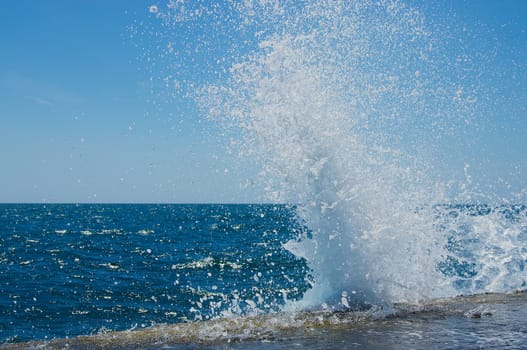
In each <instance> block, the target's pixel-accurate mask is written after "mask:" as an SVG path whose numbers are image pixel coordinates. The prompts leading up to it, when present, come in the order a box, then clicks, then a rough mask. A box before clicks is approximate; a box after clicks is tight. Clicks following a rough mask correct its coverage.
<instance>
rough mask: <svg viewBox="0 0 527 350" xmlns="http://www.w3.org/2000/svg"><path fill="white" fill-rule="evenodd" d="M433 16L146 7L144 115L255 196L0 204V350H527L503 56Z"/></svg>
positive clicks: (525, 244) (521, 226)
mask: <svg viewBox="0 0 527 350" xmlns="http://www.w3.org/2000/svg"><path fill="white" fill-rule="evenodd" d="M449 4H450V5H452V4H451V3H448V4H447V2H441V3H440V2H437V3H432V2H419V1H402V0H383V1H375V0H350V1H329V0H327V1H326V0H323V1H322V0H321V1H319V0H312V1H311V0H303V1H289V0H284V1H256V0H255V1H251V0H247V1H224V2H210V1H173V0H169V1H157V2H156V4H152V5H151V6H145V9H144V11H145V13H144V14H143V15H141V16H139V18H138V19H137V20H135V21H133V23H131V25H130V28H129V29H127V30H128V32H127V35H126V37H129V38H132V39H131V40H134V39H136V40H137V42H136V43H135V44H136V45H137V46H138V47H139V51H140V52H141V54H140V56H141V59H140V62H139V64H140V69H141V71H144V72H151V75H152V76H151V77H150V78H149V79H147V80H148V81H149V84H151V86H152V90H153V91H152V92H153V93H152V96H150V97H149V96H145V99H150V98H151V99H152V100H154V104H155V106H158V107H160V108H158V109H157V110H158V112H159V114H163V115H159V119H160V120H166V121H167V123H172V122H173V123H174V127H173V128H171V130H177V129H178V128H181V130H180V132H181V134H192V135H201V134H199V133H198V132H195V131H196V130H194V129H192V126H195V125H200V126H201V129H200V130H202V131H203V137H204V138H213V140H214V142H212V143H211V144H221V145H222V146H223V147H224V151H225V152H226V153H229V154H231V155H233V157H232V158H228V159H231V160H229V161H227V163H229V162H231V161H232V162H233V163H236V164H230V163H229V164H226V165H227V167H228V168H232V169H233V171H231V174H232V173H234V172H236V176H238V177H239V178H240V183H241V184H240V186H241V189H240V190H244V189H248V192H249V193H263V194H262V196H261V197H258V198H256V197H254V202H255V204H47V203H46V204H42V203H41V204H1V205H0V344H1V345H0V348H3V349H67V348H69V349H195V348H198V349H231V348H234V349H256V348H258V349H283V348H305V349H354V348H356V349H527V323H526V322H525V319H526V317H527V294H526V293H525V290H526V289H527V198H526V197H527V191H526V190H525V189H522V184H524V183H525V179H524V174H522V169H524V167H522V164H518V165H517V166H516V167H514V164H505V163H506V161H504V160H503V159H497V158H498V157H497V155H500V154H502V155H504V156H505V155H507V154H508V153H511V154H512V153H514V154H520V153H518V152H519V151H518V149H519V148H518V146H511V148H510V149H509V150H505V149H497V150H496V149H492V148H493V147H498V148H499V147H500V146H499V145H500V143H499V142H497V140H498V139H500V140H505V139H506V138H507V136H506V135H501V134H500V133H501V132H502V131H506V130H509V129H508V128H510V129H513V128H515V127H516V126H515V125H517V126H518V127H519V125H521V124H520V121H518V122H517V124H514V123H512V124H513V125H505V123H506V122H502V120H509V119H504V118H505V117H507V116H508V115H509V114H510V115H517V116H519V115H524V114H525V113H524V112H525V99H522V98H521V96H522V95H521V91H520V90H521V87H522V86H523V85H524V81H525V80H524V77H525V68H524V66H523V65H522V63H521V62H523V61H522V60H523V58H522V57H523V56H521V55H522V53H517V52H516V51H517V50H515V49H514V47H509V46H507V45H508V43H509V44H510V42H511V41H510V38H512V37H514V35H515V34H514V33H513V31H514V30H515V29H514V28H516V27H512V26H511V27H508V26H506V25H505V24H504V25H502V26H494V27H493V26H492V25H490V24H488V25H484V24H482V23H479V22H478V21H475V22H477V23H473V22H470V21H471V19H470V17H469V16H464V15H459V14H456V13H455V11H454V10H453V7H450V9H448V8H447V9H445V7H444V6H447V5H449ZM467 6H468V5H467ZM478 6H482V7H483V6H485V4H483V3H482V4H480V5H479V4H478ZM123 11H126V9H123ZM509 30H510V31H509ZM518 35H521V34H519V32H518ZM502 39H506V40H502ZM522 52H523V51H522ZM515 89H516V90H515ZM511 90H514V91H511ZM514 96H520V98H515V97H514ZM156 99H157V100H156ZM160 99H166V100H162V101H160ZM189 106H190V107H189ZM164 113H166V115H165V114H164ZM518 118H520V117H518ZM167 125H168V124H167ZM101 127H104V126H101ZM187 127H188V128H190V129H192V132H191V133H189V132H188V130H187V129H186V128H187ZM174 132H175V133H176V131H174ZM486 135H494V136H493V138H489V139H486ZM175 137H176V136H175ZM196 137H198V136H196ZM500 142H501V141H500ZM513 144H514V143H511V145H513ZM513 147H516V148H517V149H513ZM519 147H521V146H519ZM215 152H216V154H220V155H221V154H223V153H222V152H223V150H215ZM234 155H235V156H234ZM220 158H221V157H220ZM190 159H191V158H190ZM226 159H227V158H226ZM231 165H232V166H231ZM246 165H247V166H248V168H247V169H248V170H249V169H252V170H251V171H245V168H244V167H245V166H246ZM509 165H510V166H511V167H510V169H513V168H514V169H516V170H513V171H512V172H511V171H507V170H506V169H505V168H506V166H509ZM211 166H213V165H211ZM234 169H238V170H240V171H234ZM212 170H215V169H212ZM218 173H221V171H218ZM249 173H250V174H249ZM169 176H173V182H174V183H177V179H178V174H177V173H175V174H169ZM153 185H155V184H153ZM196 186H198V185H196ZM523 187H525V186H523ZM233 195H234V196H236V194H233ZM213 198H216V197H213ZM251 198H252V197H251ZM116 200H117V199H116ZM252 201H253V200H252V199H251V200H250V202H252ZM256 203H266V204H256Z"/></svg>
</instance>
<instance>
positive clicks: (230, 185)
mask: <svg viewBox="0 0 527 350" xmlns="http://www.w3.org/2000/svg"><path fill="white" fill-rule="evenodd" d="M409 2H410V3H411V4H415V6H417V7H418V8H422V9H423V11H424V12H425V15H426V16H431V17H433V16H448V15H449V14H450V13H451V12H452V11H455V13H456V14H457V15H458V16H457V17H456V21H465V22H466V23H467V26H470V25H472V24H474V23H477V24H478V26H481V27H484V28H488V29H489V32H493V33H497V34H496V37H499V38H500V40H503V41H502V42H501V43H500V46H501V47H502V48H503V57H498V58H497V59H498V60H502V64H504V65H507V64H511V62H514V64H517V65H518V67H520V68H518V69H516V70H515V72H517V73H518V74H520V75H519V76H516V77H514V78H511V77H503V81H501V82H499V84H502V85H506V84H507V81H509V80H510V79H512V80H514V84H513V85H511V86H509V87H508V88H505V89H504V91H509V92H510V91H512V90H514V89H517V88H520V89H521V88H526V87H527V84H526V82H525V79H526V74H525V73H526V69H525V67H526V66H527V34H526V29H527V22H526V21H527V5H526V4H527V1H523V0H517V1H515V0H505V1H498V0H467V1H462V0H459V1H458V0H441V1H438V2H437V3H436V4H435V5H434V7H433V8H427V6H426V5H425V4H426V2H424V1H417V0H412V1H409ZM162 3H163V2H162V1H154V2H150V1H129V0H112V1H106V0H104V1H103V0H90V1H88V0H78V1H71V0H16V1H0V45H1V46H0V202H46V201H48V202H253V201H259V200H260V197H259V196H260V193H261V190H260V189H259V188H258V186H249V187H248V188H247V186H244V184H245V183H246V182H247V181H248V180H254V179H255V173H256V171H255V169H254V168H253V167H252V166H250V165H247V164H244V163H242V162H239V161H238V160H237V159H236V156H235V155H231V154H226V153H225V146H226V143H227V142H226V140H225V139H224V138H223V137H221V136H220V135H219V132H218V130H217V129H216V127H215V126H214V125H211V122H209V121H205V120H203V118H202V117H200V116H199V115H198V113H197V112H196V111H195V109H194V108H193V107H192V106H191V105H190V104H189V105H188V106H186V105H185V102H183V101H180V100H178V99H177V98H171V97H170V96H169V95H170V93H169V92H167V91H165V90H164V89H163V86H161V85H160V84H158V82H159V77H160V76H161V75H162V74H165V73H166V67H164V68H163V72H162V73H161V72H160V71H161V69H160V71H156V69H157V68H156V66H155V65H153V64H151V62H150V63H149V59H150V58H153V57H154V56H155V54H153V53H152V52H154V51H155V50H154V48H153V47H152V45H153V43H150V42H149V41H148V40H149V38H151V36H149V34H148V33H145V30H148V28H152V26H155V22H153V16H152V14H151V13H150V11H149V6H150V5H152V4H157V5H159V6H162ZM427 11H428V12H427ZM434 11H436V12H434ZM134 28H135V29H134ZM137 28H142V29H139V30H137ZM145 28H146V29H145ZM498 56H500V55H498ZM156 59H157V61H156V62H159V57H157V56H156ZM152 78H153V79H152ZM509 78H510V79H509ZM514 98H515V99H516V102H517V105H516V106H515V107H514V108H509V107H510V106H509V107H507V108H505V107H504V111H505V112H504V115H506V120H501V119H500V120H496V128H487V129H485V130H486V131H485V132H487V133H488V135H484V136H481V135H480V137H481V138H482V139H485V141H483V142H482V143H481V147H484V148H486V152H487V154H489V156H488V157H487V163H486V164H487V165H486V166H487V168H485V169H486V171H488V172H491V173H492V175H500V173H499V172H498V171H496V168H498V169H504V168H507V167H510V169H509V168H507V169H506V172H507V173H510V172H514V171H516V173H517V176H516V178H515V180H514V181H516V183H514V185H517V186H520V187H521V186H523V185H527V183H526V182H525V181H524V180H523V181H524V182H523V183H521V181H522V180H521V179H522V178H526V177H527V173H526V171H527V155H526V151H527V142H526V141H525V140H526V139H527V112H526V109H525V106H526V104H527V103H526V101H525V99H526V93H525V91H517V90H516V91H515V92H514ZM175 104H178V107H177V108H176V107H175ZM509 109H511V110H513V111H512V112H509ZM507 113H509V114H507ZM497 115H498V114H497ZM497 118H500V117H497ZM476 153H477V152H476ZM489 164H490V165H489ZM494 172H495V173H496V174H494ZM518 179H520V180H518Z"/></svg>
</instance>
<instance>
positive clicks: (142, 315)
mask: <svg viewBox="0 0 527 350" xmlns="http://www.w3.org/2000/svg"><path fill="white" fill-rule="evenodd" d="M299 229H300V227H299V226H298V225H297V224H296V223H295V221H294V215H293V214H292V212H291V209H290V208H288V207H287V206H282V205H149V204H145V205H117V204H116V205H91V204H81V205H73V204H72V205H69V204H51V205H50V204H46V205H37V204H35V205H25V204H21V205H11V204H7V205H0V343H1V342H5V341H25V340H31V339H49V338H56V337H72V336H76V335H81V334H93V333H98V332H104V331H109V330H125V329H133V328H142V327H147V326H151V325H152V324H156V323H177V322H182V321H187V320H192V321H193V320H206V319H209V318H211V317H216V316H219V315H221V314H222V313H223V314H227V313H232V314H243V313H245V312H250V311H252V310H254V309H258V310H262V311H266V310H267V311H269V310H277V308H279V307H280V306H281V305H283V303H284V301H285V300H286V299H297V298H299V297H301V295H302V294H303V292H304V291H305V290H306V289H307V288H308V285H307V283H306V279H305V277H306V273H307V267H306V264H305V261H304V260H300V259H297V258H296V257H294V256H293V255H292V254H291V253H289V252H288V251H286V250H285V249H283V248H282V244H283V243H284V242H285V241H287V240H289V239H291V238H293V237H295V236H297V235H298V230H299Z"/></svg>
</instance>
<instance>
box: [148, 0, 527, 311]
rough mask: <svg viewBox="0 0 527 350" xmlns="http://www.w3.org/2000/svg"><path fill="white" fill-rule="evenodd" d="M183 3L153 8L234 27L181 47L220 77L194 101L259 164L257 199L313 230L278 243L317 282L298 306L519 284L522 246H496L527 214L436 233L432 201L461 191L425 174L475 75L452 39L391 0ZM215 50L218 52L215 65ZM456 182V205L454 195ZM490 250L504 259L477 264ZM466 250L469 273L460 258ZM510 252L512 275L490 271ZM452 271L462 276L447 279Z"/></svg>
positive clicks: (469, 104) (469, 109)
mask: <svg viewBox="0 0 527 350" xmlns="http://www.w3.org/2000/svg"><path fill="white" fill-rule="evenodd" d="M188 6H189V5H188V4H184V3H183V2H179V1H170V3H169V5H168V7H167V11H165V12H163V11H161V9H159V11H158V12H156V14H157V16H158V17H159V18H162V19H163V21H164V23H165V24H166V25H169V26H171V27H173V26H178V25H180V23H185V24H189V23H191V24H192V23H196V22H195V18H202V19H203V18H204V14H206V17H207V19H208V20H209V23H212V25H214V23H220V21H219V19H221V18H227V20H226V23H228V25H229V26H231V28H232V29H234V31H233V32H229V31H226V30H220V31H219V32H220V33H222V34H215V35H214V36H213V37H212V38H209V39H208V40H205V39H204V38H205V37H204V36H203V34H197V40H196V43H197V44H196V46H194V48H195V50H194V51H192V50H191V52H193V53H195V54H197V55H199V54H200V53H201V52H205V54H204V55H203V57H202V58H201V59H202V60H203V61H205V63H203V62H202V63H203V64H204V66H205V67H207V69H208V70H211V71H214V72H216V73H214V74H212V76H214V77H215V78H216V79H212V80H214V81H213V82H211V81H210V80H209V81H205V82H203V81H201V78H199V77H198V78H197V80H196V81H194V83H196V85H198V86H200V87H199V88H196V85H194V84H192V85H191V90H192V92H191V95H193V96H194V97H195V98H196V99H197V100H198V101H199V103H200V105H201V107H202V108H203V110H204V111H205V113H206V114H207V115H208V116H209V117H210V118H212V119H214V120H216V121H220V122H221V123H223V125H225V126H226V127H227V129H228V130H231V133H232V134H233V135H235V136H233V139H234V143H235V146H236V147H237V148H238V149H239V150H240V153H242V154H243V155H245V156H247V157H250V158H253V159H255V160H256V161H257V162H258V163H259V164H261V174H260V181H261V182H262V183H264V184H265V189H266V193H267V195H268V199H269V200H271V201H273V202H285V203H295V205H296V206H297V208H298V209H297V215H298V220H299V221H300V222H301V223H302V224H304V225H305V226H306V227H307V228H308V229H309V230H308V231H307V232H306V233H305V234H304V236H302V237H298V239H297V240H293V241H290V242H288V243H287V244H286V245H285V248H286V249H289V250H290V251H291V252H293V253H294V254H296V255H297V256H300V257H303V258H305V259H306V260H307V261H308V263H309V265H310V268H311V269H312V271H313V276H314V281H313V286H312V288H311V290H309V291H308V292H307V293H306V294H305V296H304V298H303V300H302V301H301V302H300V303H299V304H298V305H295V306H294V307H296V306H300V307H302V308H304V307H318V306H320V305H326V306H327V305H328V304H329V305H331V306H332V307H333V306H334V307H347V306H349V305H350V304H351V303H352V302H364V301H366V302H369V303H375V304H377V303H385V302H388V303H393V302H401V301H404V302H415V301H418V300H421V299H428V298H435V297H444V296H453V295H456V294H459V293H461V292H468V293H477V292H485V291H498V292H503V291H508V290H510V289H514V288H521V287H522V286H524V285H525V280H526V276H525V270H524V268H523V265H522V263H524V262H525V252H524V250H522V249H519V248H518V246H517V245H516V244H517V243H518V242H517V241H514V242H513V243H512V245H510V246H504V245H503V244H502V242H503V239H502V235H503V234H505V235H507V233H508V232H509V230H514V235H515V236H518V235H522V234H523V235H524V231H525V224H524V223H525V217H523V216H522V217H521V218H520V223H519V224H518V225H517V226H516V227H515V228H511V227H510V226H507V225H506V224H504V223H503V220H502V218H500V217H497V216H484V217H483V218H481V217H478V218H477V219H476V218H475V217H470V216H466V215H464V214H462V215H464V217H465V219H466V220H465V222H464V223H463V225H466V224H467V222H469V225H472V230H473V233H475V234H476V235H478V236H479V241H478V243H477V244H469V245H464V246H463V247H462V248H460V249H458V250H457V251H456V249H454V248H455V243H453V240H456V239H457V238H455V239H453V238H452V232H454V231H456V229H452V228H451V229H444V226H445V225H441V224H439V223H438V221H441V220H440V219H437V218H438V216H439V217H440V218H441V217H443V216H442V215H439V214H438V211H437V207H435V206H434V205H435V204H437V203H453V202H455V201H456V199H457V198H470V197H471V196H470V195H467V193H469V192H470V189H468V188H467V184H466V183H463V184H462V185H455V186H454V185H452V182H444V181H441V180H440V179H439V177H438V176H436V174H435V170H434V167H435V166H437V162H436V160H437V159H441V157H439V158H437V157H436V156H437V155H439V154H441V152H442V149H441V145H443V144H444V141H445V138H447V137H449V135H450V136H451V135H454V137H455V136H456V135H459V130H464V128H465V127H466V125H471V124H473V123H474V121H475V116H476V115H477V110H476V107H477V106H478V102H479V101H478V97H479V92H480V91H479V87H478V85H477V84H474V81H475V77H476V76H477V74H478V73H479V72H478V68H477V67H476V66H474V65H473V62H472V61H471V60H470V58H469V57H468V56H467V55H466V53H465V52H464V51H463V49H462V48H460V47H457V46H456V45H455V44H454V42H455V40H450V39H448V38H446V36H444V35H441V34H442V33H440V32H439V31H438V28H437V27H436V26H435V24H433V23H430V22H427V20H426V18H425V17H424V16H423V15H422V14H421V13H420V12H419V11H418V10H416V9H414V8H411V7H409V6H407V5H405V4H404V3H403V2H399V1H379V2H374V1H361V0H359V1H350V2H344V1H342V2H340V1H313V2H311V1H306V2H284V3H281V2H278V1H269V2H267V1H263V2H252V1H246V2H243V3H237V2H232V3H231V2H229V3H227V4H226V6H225V7H219V6H206V4H205V3H202V2H197V3H194V4H193V5H190V7H191V8H190V9H189V7H188ZM198 23H202V22H199V21H198ZM221 23H225V22H221ZM199 28H200V30H205V29H206V28H208V24H201V27H199ZM223 29H225V28H223ZM205 32H206V31H205ZM200 33H201V32H200ZM232 33H236V34H232ZM194 39H196V38H194ZM214 41H220V42H228V43H230V45H226V46H227V48H224V49H222V50H220V51H221V53H220V56H221V55H223V56H221V57H222V58H221V59H216V60H215V61H214V62H212V64H211V62H208V61H210V58H211V57H216V56H215V54H218V50H217V48H216V49H214V50H213V49H212V48H213V47H215V46H214ZM233 42H237V43H238V44H233ZM209 55H210V56H209ZM191 56H192V55H191ZM189 57H190V56H189ZM183 61H184V60H183ZM183 61H181V62H183ZM207 62H208V63H207ZM192 63H193V64H194V65H191V66H192V67H193V68H192V69H195V68H196V67H197V66H196V64H198V65H199V63H196V62H195V61H192ZM188 69H189V68H187V70H188ZM461 72H462V74H461ZM215 80H217V81H215ZM187 93H188V92H187ZM232 130H234V131H232ZM240 134H241V136H240ZM456 186H458V187H461V188H462V191H461V192H462V193H461V194H462V196H460V197H455V196H452V188H454V187H456ZM500 220H501V221H500ZM485 222H487V223H486V224H485ZM501 223H503V225H502V226H503V227H496V226H500V225H501ZM455 224H456V225H461V223H460V222H459V221H456V223H455ZM483 226H485V227H483ZM456 227H460V226H456ZM483 242H485V243H483ZM485 247H486V248H485ZM489 247H491V248H489ZM488 249H491V250H492V251H493V252H494V253H496V252H497V251H499V254H498V255H500V256H501V258H499V259H492V258H488V252H489V251H488ZM467 250H469V251H470V253H469V255H470V259H472V260H474V261H475V262H474V263H473V264H474V265H471V263H469V262H467V259H468V258H467V257H466V256H465V257H463V255H464V254H466V251H467ZM507 254H512V256H513V257H512V258H511V259H512V260H513V261H514V263H513V265H514V264H515V266H516V267H515V268H513V270H514V274H515V275H514V276H515V278H511V273H513V272H511V271H513V270H507V271H508V272H505V270H503V269H502V268H501V267H500V266H502V265H503V263H504V262H503V261H498V260H500V259H501V260H503V259H504V257H505V256H507ZM462 258H466V259H465V260H463V259H462ZM460 259H461V260H460ZM470 259H469V260H470ZM522 259H523V260H522ZM460 261H464V262H465V263H467V264H468V265H467V266H474V271H473V272H471V273H468V275H466V276H460V275H459V274H452V273H449V271H450V270H449V269H450V268H452V266H454V265H456V264H459V263H461V264H462V265H463V262H460ZM463 266H464V265H463ZM461 280H464V282H463V281H461ZM467 281H468V282H467Z"/></svg>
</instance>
